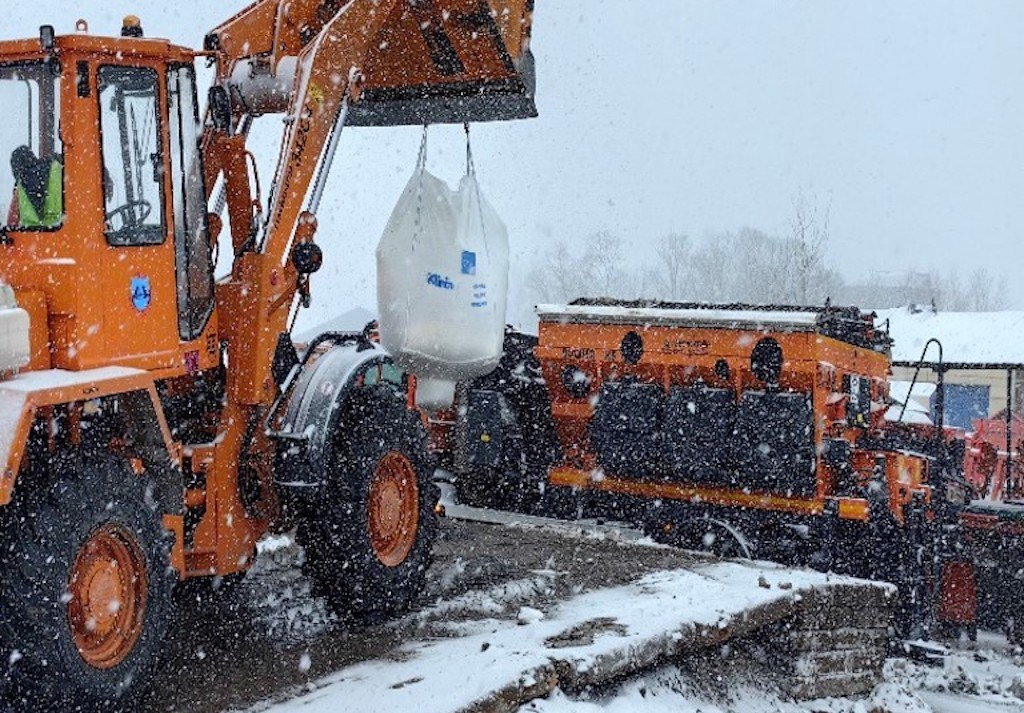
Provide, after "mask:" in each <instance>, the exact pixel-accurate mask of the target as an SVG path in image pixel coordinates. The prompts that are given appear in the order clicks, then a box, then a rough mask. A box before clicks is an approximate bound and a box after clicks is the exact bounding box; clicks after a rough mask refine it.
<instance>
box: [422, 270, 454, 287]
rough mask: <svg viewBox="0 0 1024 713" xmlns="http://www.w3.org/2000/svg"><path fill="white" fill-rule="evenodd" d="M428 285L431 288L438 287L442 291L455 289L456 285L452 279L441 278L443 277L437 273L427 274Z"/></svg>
mask: <svg viewBox="0 0 1024 713" xmlns="http://www.w3.org/2000/svg"><path fill="white" fill-rule="evenodd" d="M427 284H428V285H430V286H431V287H438V288H440V289H442V290H454V289H455V283H454V282H452V281H451V279H449V278H447V277H441V275H439V274H438V273H436V272H428V273H427Z"/></svg>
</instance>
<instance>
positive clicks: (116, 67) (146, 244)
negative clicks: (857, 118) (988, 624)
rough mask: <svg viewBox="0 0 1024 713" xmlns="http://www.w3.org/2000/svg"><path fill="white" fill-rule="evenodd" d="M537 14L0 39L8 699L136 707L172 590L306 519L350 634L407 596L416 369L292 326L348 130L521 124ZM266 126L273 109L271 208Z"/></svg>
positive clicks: (318, 18) (305, 17)
mask: <svg viewBox="0 0 1024 713" xmlns="http://www.w3.org/2000/svg"><path fill="white" fill-rule="evenodd" d="M532 10H533V2H532V0H486V1H481V0H345V1H344V2H342V1H341V0H319V1H316V2H314V1H313V0H287V1H285V0H258V1H257V2H254V3H252V4H251V5H249V6H248V7H246V8H245V9H243V10H241V11H240V12H238V13H237V14H236V15H234V16H233V17H231V18H230V19H228V20H226V21H225V22H224V23H223V24H222V25H220V26H219V27H217V28H215V29H214V30H212V31H211V32H209V33H208V34H207V35H206V36H205V39H204V42H203V47H202V49H200V50H193V49H189V48H187V47H181V46H177V45H174V44H172V43H170V42H168V41H166V40H160V39H152V38H149V37H146V36H145V33H144V31H143V27H142V23H141V22H140V20H139V19H138V18H136V17H132V16H130V17H128V18H126V19H125V21H124V25H123V27H122V28H120V33H119V34H118V33H113V34H118V36H99V35H95V34H92V33H91V32H90V31H89V28H88V25H87V23H86V22H84V21H81V20H80V21H79V22H78V23H77V26H76V31H75V32H74V33H73V34H69V35H62V36H55V34H54V31H53V28H52V27H49V26H44V27H42V28H41V30H40V34H39V36H38V37H34V38H30V39H22V40H4V41H0V98H2V101H3V107H4V117H5V118H4V121H3V123H2V125H0V158H2V163H0V198H2V199H3V200H5V201H6V200H8V198H9V199H10V203H9V204H7V203H5V204H4V206H3V208H4V211H5V213H6V222H5V223H4V224H3V225H2V226H0V564H2V567H0V668H2V670H3V673H2V675H0V679H2V681H3V685H4V695H5V696H6V695H14V694H9V691H17V694H18V695H22V694H24V695H28V696H31V697H33V698H37V699H41V700H44V701H46V702H47V705H49V706H53V707H61V706H69V705H71V704H74V705H76V706H82V705H84V706H87V707H90V706H91V707H102V706H104V705H106V704H111V705H114V704H120V705H125V704H128V705H130V704H131V702H132V701H134V700H136V697H137V696H138V693H139V691H140V690H141V689H142V688H144V687H145V686H146V685H147V683H148V681H149V679H150V674H151V673H152V671H153V670H154V667H155V666H156V665H157V663H158V661H159V659H160V656H161V652H162V649H164V648H165V639H166V635H167V632H168V628H169V627H170V626H171V625H172V609H171V599H170V595H171V591H172V587H174V586H175V585H176V584H177V583H179V582H185V581H188V580H199V579H202V578H207V579H210V578H215V577H217V578H226V579H230V578H233V577H238V576H241V574H242V573H244V572H245V571H246V570H247V569H248V568H249V567H250V566H251V565H252V562H253V558H254V555H255V548H256V542H257V540H259V539H260V537H261V536H262V535H263V534H264V533H266V532H268V531H270V530H281V529H285V528H290V527H292V526H294V527H296V528H297V529H296V532H297V536H298V538H299V541H300V542H301V544H302V545H303V546H304V547H305V550H306V563H305V565H304V566H305V569H306V572H307V574H308V575H309V576H310V577H311V579H312V581H313V582H314V585H315V587H316V589H317V590H318V591H319V592H320V593H322V594H323V595H324V596H325V597H326V599H327V601H328V602H329V603H330V605H331V606H332V607H333V608H334V609H335V611H337V612H338V613H339V614H341V615H343V616H348V617H356V618H359V619H362V620H374V619H378V618H381V617H386V616H388V615H390V614H393V613H395V612H397V611H400V610H401V609H402V608H403V607H405V606H406V605H407V604H408V603H409V602H410V601H411V600H412V598H413V597H415V596H416V595H417V593H418V591H419V589H420V587H421V585H422V583H423V581H424V576H425V575H424V571H425V569H426V567H427V566H428V562H429V556H430V549H431V542H432V538H433V535H434V532H435V528H436V523H435V519H434V507H435V502H436V497H435V488H434V486H433V485H432V484H431V480H430V474H431V473H430V471H431V468H430V466H429V460H428V455H427V450H426V447H425V431H424V428H423V419H422V417H421V415H420V414H419V412H418V411H417V409H416V406H415V388H414V379H413V378H411V377H410V376H409V375H407V374H404V373H402V372H401V371H400V370H399V369H397V368H396V367H395V366H394V365H393V364H392V363H391V360H390V359H389V357H388V356H387V355H386V354H385V353H384V352H383V351H382V350H381V349H379V348H378V347H376V346H375V345H374V344H373V343H371V342H370V341H369V340H367V339H366V338H364V337H362V336H361V335H351V334H325V335H322V336H321V337H319V338H318V339H317V340H316V341H315V343H314V344H311V345H310V347H309V349H307V350H306V351H305V352H304V353H303V354H301V355H300V354H298V353H297V352H296V350H295V348H294V346H293V344H292V341H291V338H290V329H291V326H292V324H293V321H294V316H295V314H296V312H297V310H298V308H299V306H300V305H308V303H309V297H310V275H311V274H312V273H314V272H315V271H316V270H317V269H318V267H319V266H320V263H321V259H322V252H321V248H320V247H319V246H318V243H317V242H315V240H314V238H315V236H316V229H317V219H316V214H317V210H318V208H319V205H320V201H321V198H322V196H323V193H324V188H325V180H326V177H327V175H328V173H329V171H330V167H331V162H332V159H333V157H334V154H335V151H336V149H337V147H338V143H339V140H340V138H341V134H342V131H343V129H345V128H347V127H356V126H389V125H403V124H405V125H425V124H430V123H444V122H449V123H460V124H461V123H464V122H472V121H493V120H509V119H522V118H527V117H531V116H534V115H535V113H536V110H535V106H534V101H533V61H532V55H531V54H530V50H529V41H530V30H531V17H532ZM197 60H198V61H202V62H205V63H207V64H208V65H209V66H211V67H213V68H214V70H215V79H214V82H213V86H212V87H211V88H210V90H209V93H208V95H207V100H206V101H205V103H206V105H207V108H206V109H205V111H201V110H200V99H199V94H198V91H197V81H196V70H195V63H196V62H197ZM264 115H278V116H279V117H283V118H284V122H283V126H284V133H283V137H282V141H281V146H280V154H279V161H278V164H277V169H276V173H275V175H274V177H273V179H272V180H271V181H269V182H266V185H267V186H268V190H267V193H266V196H264V195H262V193H261V189H260V182H259V180H258V178H257V176H256V168H255V167H256V161H255V160H253V156H252V154H251V153H250V148H249V147H248V145H247V139H248V136H249V134H250V129H251V128H252V126H253V122H254V121H255V120H256V119H257V118H259V117H260V116H264ZM8 161H9V162H10V163H8ZM223 215H226V223H225V222H224V218H223V217H222V216H223ZM222 229H223V230H224V231H225V236H224V239H223V240H218V238H219V237H220V233H221V232H222ZM325 242H326V241H325ZM332 242H339V241H337V240H335V241H332ZM339 244H340V242H339ZM218 251H219V252H218ZM225 252H229V255H228V258H227V262H230V270H229V271H228V272H227V274H226V275H225V276H224V277H222V278H219V279H216V278H215V275H214V265H215V263H216V261H217V257H218V254H220V255H222V256H223V254H224V253H225ZM223 261H224V260H222V262H223ZM7 686H10V688H7Z"/></svg>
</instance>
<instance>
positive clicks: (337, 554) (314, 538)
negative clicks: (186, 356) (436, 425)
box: [296, 386, 438, 623]
mask: <svg viewBox="0 0 1024 713" xmlns="http://www.w3.org/2000/svg"><path fill="white" fill-rule="evenodd" d="M432 473H433V469H432V468H431V466H430V459H429V456H428V455H427V451H426V433H425V431H424V429H423V426H422V425H421V423H420V421H419V418H418V417H417V415H416V414H415V413H414V412H412V411H410V410H409V409H408V408H407V406H406V403H405V400H404V399H403V398H400V397H399V396H398V395H397V394H396V393H395V392H394V391H393V390H391V389H390V388H388V387H387V386H374V387H362V388H360V389H359V390H358V391H356V392H355V393H354V394H352V396H351V397H350V401H349V403H348V405H347V406H346V409H345V412H344V415H343V417H342V419H341V423H340V428H339V430H338V432H337V434H336V438H335V452H334V455H333V456H332V458H331V461H330V465H329V475H328V479H327V484H326V489H325V492H324V493H323V494H322V497H321V498H319V499H318V500H317V501H315V502H314V503H310V504H309V505H307V506H305V507H304V508H303V510H302V512H301V515H300V516H299V518H298V530H297V533H296V534H297V536H298V540H299V543H300V544H301V545H302V546H303V548H304V549H305V553H306V560H305V563H304V564H303V570H304V572H305V573H306V575H307V576H308V577H309V578H310V579H311V580H312V583H313V590H314V592H315V593H316V594H318V595H320V596H323V597H324V598H325V599H326V600H327V603H328V604H329V605H330V607H331V609H332V610H333V611H334V612H335V613H336V614H338V615H339V616H340V617H341V618H342V619H343V620H347V621H358V622H364V623H374V622H379V621H383V620H385V619H387V618H389V617H392V616H394V615H396V614H398V613H400V612H402V611H404V610H405V609H407V608H408V607H409V605H410V604H411V603H412V601H413V600H414V599H415V597H416V596H417V595H418V594H419V593H420V591H422V589H423V585H424V583H425V580H426V572H427V568H428V566H429V564H430V551H431V548H432V547H433V543H434V537H435V535H436V532H437V516H436V514H435V513H434V506H435V505H436V504H437V500H438V498H437V487H436V486H435V485H434V484H433V482H432V480H431V476H432Z"/></svg>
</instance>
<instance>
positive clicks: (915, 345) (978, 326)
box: [877, 307, 1024, 365]
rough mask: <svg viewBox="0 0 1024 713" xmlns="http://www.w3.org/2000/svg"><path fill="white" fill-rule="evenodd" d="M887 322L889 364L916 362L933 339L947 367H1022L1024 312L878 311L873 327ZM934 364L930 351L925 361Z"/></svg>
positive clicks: (901, 309)
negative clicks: (975, 365)
mask: <svg viewBox="0 0 1024 713" xmlns="http://www.w3.org/2000/svg"><path fill="white" fill-rule="evenodd" d="M887 321H888V327H889V336H891V337H892V339H893V341H894V343H893V345H892V358H893V361H897V362H901V361H904V362H916V361H917V360H918V359H920V358H921V350H923V349H924V345H925V343H926V342H927V341H928V340H929V339H931V338H933V337H934V338H936V339H938V340H939V341H940V342H941V343H942V352H943V359H944V361H945V362H946V363H947V364H979V365H980V364H1024V311H1005V312H941V311H940V312H933V311H932V310H931V309H924V310H919V311H918V310H916V309H915V310H911V309H910V308H907V307H900V308H898V309H886V310H880V311H879V312H878V319H877V324H878V325H880V326H885V324H886V322H887ZM937 360H938V351H937V350H935V349H934V348H932V350H931V352H930V353H929V355H928V357H927V359H926V361H929V362H934V361H937Z"/></svg>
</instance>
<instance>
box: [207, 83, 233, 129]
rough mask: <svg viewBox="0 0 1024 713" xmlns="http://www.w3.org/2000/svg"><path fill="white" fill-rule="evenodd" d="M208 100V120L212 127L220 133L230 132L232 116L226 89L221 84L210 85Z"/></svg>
mask: <svg viewBox="0 0 1024 713" xmlns="http://www.w3.org/2000/svg"><path fill="white" fill-rule="evenodd" d="M208 100H209V103H210V120H211V121H212V122H213V128H214V129H216V130H217V131H220V132H221V133H225V134H230V133H231V124H232V119H233V117H232V115H231V97H230V96H229V95H228V90H227V89H226V88H224V87H221V86H213V87H210V93H209V95H208Z"/></svg>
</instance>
